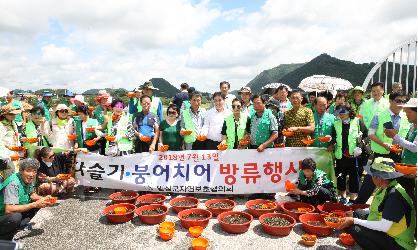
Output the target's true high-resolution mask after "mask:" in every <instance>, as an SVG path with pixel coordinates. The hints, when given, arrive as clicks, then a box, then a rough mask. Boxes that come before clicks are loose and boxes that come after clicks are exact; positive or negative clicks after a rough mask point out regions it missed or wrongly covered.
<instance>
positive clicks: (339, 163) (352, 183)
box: [335, 155, 360, 193]
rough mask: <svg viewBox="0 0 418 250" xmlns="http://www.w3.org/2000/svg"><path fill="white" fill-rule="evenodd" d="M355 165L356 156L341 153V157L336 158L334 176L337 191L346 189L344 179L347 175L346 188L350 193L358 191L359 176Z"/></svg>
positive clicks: (356, 162) (356, 164) (345, 179)
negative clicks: (346, 155) (349, 156)
mask: <svg viewBox="0 0 418 250" xmlns="http://www.w3.org/2000/svg"><path fill="white" fill-rule="evenodd" d="M357 166H358V161H357V158H348V157H345V156H344V155H343V156H342V158H341V159H339V160H338V159H337V160H336V164H335V176H336V177H337V189H338V190H339V191H345V190H346V181H347V175H348V176H349V177H348V190H349V191H350V193H358V191H359V186H360V176H359V173H358V167H357Z"/></svg>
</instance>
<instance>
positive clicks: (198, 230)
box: [189, 226, 203, 238]
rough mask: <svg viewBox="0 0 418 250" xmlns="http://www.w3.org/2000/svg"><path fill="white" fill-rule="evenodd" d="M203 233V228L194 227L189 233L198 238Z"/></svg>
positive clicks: (190, 228)
mask: <svg viewBox="0 0 418 250" xmlns="http://www.w3.org/2000/svg"><path fill="white" fill-rule="evenodd" d="M202 232H203V227H201V226H193V227H189V233H190V235H191V236H193V237H195V238H197V237H199V236H200V235H201V234H202Z"/></svg>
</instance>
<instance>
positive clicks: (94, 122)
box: [75, 118, 98, 148]
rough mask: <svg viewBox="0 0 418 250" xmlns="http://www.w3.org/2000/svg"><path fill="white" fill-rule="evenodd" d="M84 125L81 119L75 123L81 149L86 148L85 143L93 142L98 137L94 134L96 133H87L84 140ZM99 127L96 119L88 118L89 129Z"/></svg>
mask: <svg viewBox="0 0 418 250" xmlns="http://www.w3.org/2000/svg"><path fill="white" fill-rule="evenodd" d="M82 124H83V121H82V120H81V119H77V121H75V132H76V135H77V143H78V147H79V148H84V147H85V145H84V141H87V140H92V139H94V138H96V137H97V136H96V133H94V132H86V138H84V140H83V136H82V133H83V131H82ZM97 125H98V122H97V120H96V119H93V118H88V120H87V128H92V127H96V126H97Z"/></svg>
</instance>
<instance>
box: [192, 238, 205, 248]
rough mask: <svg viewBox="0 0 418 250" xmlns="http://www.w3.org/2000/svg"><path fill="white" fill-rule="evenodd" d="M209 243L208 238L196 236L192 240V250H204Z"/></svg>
mask: <svg viewBox="0 0 418 250" xmlns="http://www.w3.org/2000/svg"><path fill="white" fill-rule="evenodd" d="M208 245H209V240H208V239H206V238H196V239H193V240H192V248H193V249H194V250H205V249H206V248H207V247H208Z"/></svg>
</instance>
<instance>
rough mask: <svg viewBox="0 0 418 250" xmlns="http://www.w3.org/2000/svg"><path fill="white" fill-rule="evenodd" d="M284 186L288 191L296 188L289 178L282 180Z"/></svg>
mask: <svg viewBox="0 0 418 250" xmlns="http://www.w3.org/2000/svg"><path fill="white" fill-rule="evenodd" d="M284 188H285V189H286V192H290V191H291V190H293V189H295V188H296V184H295V183H293V182H291V181H289V180H286V181H285V182H284Z"/></svg>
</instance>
